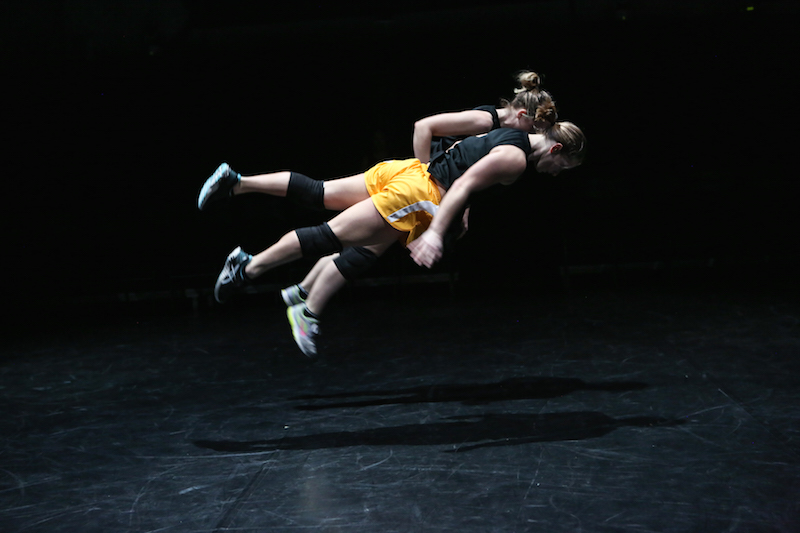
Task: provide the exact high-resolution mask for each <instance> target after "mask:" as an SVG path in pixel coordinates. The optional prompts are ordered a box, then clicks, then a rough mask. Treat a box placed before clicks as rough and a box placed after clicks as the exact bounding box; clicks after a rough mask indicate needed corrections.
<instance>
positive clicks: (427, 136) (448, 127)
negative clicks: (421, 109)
mask: <svg viewBox="0 0 800 533" xmlns="http://www.w3.org/2000/svg"><path fill="white" fill-rule="evenodd" d="M491 129H492V115H491V114H489V113H487V112H486V111H479V110H477V109H472V110H470V111H459V112H456V113H440V114H438V115H432V116H430V117H426V118H423V119H420V120H418V121H417V122H416V123H415V124H414V138H413V141H412V142H413V147H414V157H416V158H417V159H419V160H420V161H422V162H423V163H427V162H428V161H430V158H431V140H432V139H433V138H434V137H446V136H448V135H465V136H466V135H477V134H479V133H486V132H487V131H490V130H491Z"/></svg>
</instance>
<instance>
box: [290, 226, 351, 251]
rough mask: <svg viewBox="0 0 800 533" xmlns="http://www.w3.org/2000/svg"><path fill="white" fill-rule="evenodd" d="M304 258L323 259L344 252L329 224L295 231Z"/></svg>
mask: <svg viewBox="0 0 800 533" xmlns="http://www.w3.org/2000/svg"><path fill="white" fill-rule="evenodd" d="M295 233H296V234H297V238H298V240H299V241H300V249H301V250H302V251H303V257H321V256H323V255H329V254H332V253H334V252H341V251H342V243H341V242H339V238H338V237H336V235H334V233H333V230H332V229H331V227H330V226H329V225H328V223H327V222H323V223H322V224H320V225H319V226H311V227H309V228H300V229H298V230H295Z"/></svg>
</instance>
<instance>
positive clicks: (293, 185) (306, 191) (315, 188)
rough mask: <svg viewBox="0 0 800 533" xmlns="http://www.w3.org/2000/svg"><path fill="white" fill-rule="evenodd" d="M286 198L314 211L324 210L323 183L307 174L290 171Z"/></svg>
mask: <svg viewBox="0 0 800 533" xmlns="http://www.w3.org/2000/svg"><path fill="white" fill-rule="evenodd" d="M286 198H288V199H289V200H292V201H293V202H295V203H297V204H299V205H301V206H303V207H308V208H310V209H314V210H316V211H325V185H324V182H323V181H320V180H313V179H311V178H309V177H308V176H305V175H303V174H299V173H297V172H291V173H290V174H289V188H288V189H286Z"/></svg>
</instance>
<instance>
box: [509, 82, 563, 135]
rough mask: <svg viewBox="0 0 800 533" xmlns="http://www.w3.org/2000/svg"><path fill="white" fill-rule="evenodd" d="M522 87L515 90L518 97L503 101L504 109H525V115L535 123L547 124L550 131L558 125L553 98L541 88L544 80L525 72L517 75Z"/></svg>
mask: <svg viewBox="0 0 800 533" xmlns="http://www.w3.org/2000/svg"><path fill="white" fill-rule="evenodd" d="M517 82H518V83H519V84H520V87H518V88H516V89H514V94H516V96H515V97H514V99H513V100H511V101H510V102H509V101H508V100H505V99H503V100H501V101H500V104H501V105H502V106H503V107H511V108H513V109H524V110H525V114H526V115H527V116H528V117H530V118H532V119H533V120H535V121H540V122H546V123H547V126H546V127H545V129H548V128H550V127H552V126H553V124H555V123H556V119H557V118H558V112H557V110H556V103H555V101H554V100H553V97H552V96H551V95H550V93H548V92H547V91H545V90H544V89H542V88H541V83H542V79H541V77H540V76H539V74H537V73H536V72H533V71H530V70H523V71H522V72H520V73H519V74H517Z"/></svg>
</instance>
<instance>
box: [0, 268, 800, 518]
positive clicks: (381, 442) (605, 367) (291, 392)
mask: <svg viewBox="0 0 800 533" xmlns="http://www.w3.org/2000/svg"><path fill="white" fill-rule="evenodd" d="M735 285H736V284H735V283H733V284H729V285H727V286H717V287H708V286H705V285H703V284H702V283H697V284H693V285H685V286H682V285H681V284H680V283H672V284H670V285H668V286H659V285H658V284H650V285H636V284H631V285H625V284H618V285H614V286H605V287H604V286H602V285H599V284H598V285H592V286H587V287H581V286H580V285H577V286H575V285H574V286H573V287H572V289H571V290H570V291H568V292H564V291H555V292H554V293H552V294H546V295H538V294H536V293H535V292H534V291H530V290H525V289H523V290H520V291H519V293H518V294H515V295H513V297H510V296H505V297H499V296H498V295H496V294H494V295H493V294H492V293H491V291H488V290H482V291H477V292H471V293H470V292H467V290H466V289H467V288H466V287H459V290H457V291H456V294H455V295H448V294H446V290H444V289H442V288H441V287H439V286H433V285H431V286H427V285H418V286H407V287H403V288H401V289H400V290H398V289H397V288H389V287H384V288H376V289H369V290H367V289H363V290H361V291H359V290H354V291H352V292H351V293H349V294H346V295H342V297H341V298H340V299H339V300H338V301H337V302H336V303H335V304H334V305H333V307H331V308H330V309H329V313H328V316H327V320H326V322H325V323H324V330H323V331H324V333H325V342H324V348H325V351H326V354H325V357H324V358H323V359H322V360H320V361H319V362H317V363H315V364H308V363H307V362H306V361H304V360H303V358H302V356H301V355H300V354H299V352H298V351H297V350H296V348H295V346H294V344H293V341H292V340H291V337H290V335H289V333H288V327H287V325H286V324H285V321H284V319H283V309H282V306H281V305H280V304H279V303H278V300H277V298H276V296H275V295H274V294H271V295H268V296H267V295H257V296H253V297H251V298H250V299H248V300H247V301H243V302H239V303H238V304H235V305H232V306H230V307H225V308H220V307H215V308H212V309H209V308H207V307H201V309H199V310H198V311H197V312H196V313H192V312H191V311H187V312H180V311H175V310H169V311H165V310H163V309H161V310H159V309H158V306H155V308H154V307H153V306H151V307H147V308H141V309H139V308H133V309H128V310H126V311H123V312H120V313H119V314H118V315H116V316H113V317H109V316H105V317H104V318H103V319H102V320H101V319H98V317H96V316H95V317H92V316H87V317H86V318H80V319H79V320H74V321H72V322H69V323H67V324H66V325H61V326H49V327H47V328H43V329H44V330H42V331H38V332H36V334H35V335H28V334H20V335H16V336H15V338H14V340H12V341H11V342H9V343H6V344H5V345H4V357H3V361H2V366H0V405H2V411H3V417H2V419H0V428H2V431H1V433H2V446H1V447H0V480H2V482H1V483H0V530H2V531H8V532H45V531H46V532H66V531H70V532H74V531H83V532H101V531H102V532H112V531H113V532H123V531H137V532H138V531H143V532H144V531H149V532H156V531H158V532H162V531H163V532H172V531H175V532H178V531H181V532H183V531H186V532H197V531H246V532H263V531H275V532H284V531H286V532H290V531H291V532H293V531H341V532H345V531H346V532H384V531H385V532H392V531H396V532H409V531H411V532H417V531H419V532H424V531H459V532H495V531H497V532H523V531H531V532H534V531H535V532H538V531H542V532H548V533H553V532H569V533H575V532H637V533H639V532H659V533H663V532H747V533H749V532H781V533H789V532H797V531H800V427H798V423H797V421H798V418H800V387H799V386H798V385H800V342H799V341H798V333H799V329H798V324H800V304H799V303H798V300H797V298H796V293H795V292H794V290H788V289H783V288H782V287H781V286H780V285H775V286H772V287H770V288H757V289H736V288H732V287H734V286H735Z"/></svg>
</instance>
